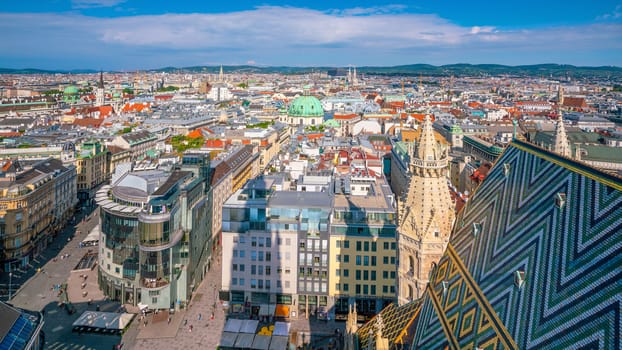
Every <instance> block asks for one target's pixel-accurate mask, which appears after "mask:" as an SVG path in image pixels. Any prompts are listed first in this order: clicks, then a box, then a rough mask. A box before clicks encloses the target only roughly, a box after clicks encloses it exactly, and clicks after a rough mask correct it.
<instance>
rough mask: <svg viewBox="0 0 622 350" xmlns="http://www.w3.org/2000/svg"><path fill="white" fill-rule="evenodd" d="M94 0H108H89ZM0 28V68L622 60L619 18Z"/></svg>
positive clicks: (377, 15) (193, 17)
mask: <svg viewBox="0 0 622 350" xmlns="http://www.w3.org/2000/svg"><path fill="white" fill-rule="evenodd" d="M82 2H87V1H86V0H82ZM88 2H90V3H94V2H95V1H88ZM104 2H106V3H112V2H113V0H107V1H99V3H104ZM117 2H118V1H117ZM362 14H365V15H362ZM0 32H2V33H4V34H3V45H4V48H5V50H3V53H2V54H0V66H2V63H3V62H7V61H8V60H9V58H10V59H13V60H15V59H17V58H18V57H24V58H32V57H37V56H39V57H45V58H49V59H53V58H56V59H58V60H59V61H62V58H63V57H64V58H65V59H66V60H67V62H70V61H69V59H71V58H75V60H80V59H81V60H82V61H86V62H102V63H99V64H97V65H94V64H89V65H91V66H96V67H97V66H102V65H106V64H112V63H114V62H132V64H134V66H136V67H140V65H141V64H145V65H147V64H153V65H155V66H165V65H181V64H188V65H193V64H196V63H197V62H205V61H224V62H229V61H234V60H239V59H240V57H253V60H254V61H259V62H263V63H265V64H291V65H321V64H325V63H326V62H335V61H342V62H360V63H362V64H373V65H378V64H394V63H395V64H401V63H418V62H428V63H434V64H442V63H453V62H459V61H460V62H464V61H467V60H469V59H471V61H473V60H475V59H474V58H475V57H480V61H484V62H489V63H509V62H508V61H507V57H511V56H513V55H512V53H514V56H515V58H514V60H515V61H516V62H514V63H522V62H521V55H525V54H526V53H532V55H538V54H541V55H542V57H559V60H560V62H562V60H563V62H568V63H572V62H569V61H568V59H567V58H568V57H572V56H573V55H575V54H577V52H579V51H580V52H583V53H591V54H592V55H595V54H594V52H599V51H602V52H608V55H609V60H610V61H611V63H612V64H616V62H620V61H622V57H621V56H622V53H620V52H621V50H620V49H622V24H619V23H595V24H592V25H581V26H574V27H573V26H567V27H547V28H537V29H534V28H532V29H529V30H520V29H513V30H504V29H503V28H499V27H491V26H486V25H480V26H461V25H458V24H455V23H452V22H450V21H448V20H446V19H444V18H441V17H439V16H436V15H430V14H412V13H387V12H382V11H380V10H373V9H372V10H369V9H367V10H366V9H353V10H352V11H351V13H348V11H347V10H344V11H342V12H340V13H334V11H327V12H322V11H317V10H311V9H303V8H293V7H273V6H264V7H258V8H256V9H254V10H248V11H239V12H230V13H217V14H198V13H195V14H163V15H143V16H125V17H118V18H97V17H89V16H84V15H79V14H75V13H67V14H16V13H4V14H2V13H0ZM612 50H614V51H612ZM611 52H614V53H611ZM615 52H617V53H615ZM497 57H503V60H504V61H500V59H498V58H497ZM33 59H34V58H33ZM242 60H244V59H242ZM372 60H373V61H372ZM547 60H548V59H547ZM68 64H69V63H68ZM510 64H513V63H510ZM603 64H604V63H603Z"/></svg>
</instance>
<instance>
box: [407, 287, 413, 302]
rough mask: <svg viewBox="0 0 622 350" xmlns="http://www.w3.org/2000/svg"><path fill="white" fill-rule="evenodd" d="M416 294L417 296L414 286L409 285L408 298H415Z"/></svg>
mask: <svg viewBox="0 0 622 350" xmlns="http://www.w3.org/2000/svg"><path fill="white" fill-rule="evenodd" d="M414 296H415V293H414V291H413V286H411V285H409V286H408V299H409V300H413V299H414Z"/></svg>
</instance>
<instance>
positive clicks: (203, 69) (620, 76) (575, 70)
mask: <svg viewBox="0 0 622 350" xmlns="http://www.w3.org/2000/svg"><path fill="white" fill-rule="evenodd" d="M335 68H338V67H328V66H320V67H287V66H250V65H236V66H223V69H224V71H225V73H281V74H306V73H310V72H313V71H316V72H317V71H327V70H331V69H335ZM341 68H343V67H341ZM356 69H357V72H358V73H363V74H378V75H400V76H418V75H427V76H452V75H453V76H458V77H460V76H517V77H529V76H531V77H553V78H560V77H566V76H569V77H572V78H573V79H577V78H584V77H592V78H594V77H595V78H603V79H611V80H616V81H620V80H622V67H616V66H600V67H582V66H573V65H568V64H554V63H547V64H533V65H521V66H506V65H501V64H468V63H457V64H447V65H442V66H434V65H431V64H408V65H400V66H390V67H389V66H387V67H382V66H363V67H356ZM219 70H220V66H191V67H164V68H158V69H151V70H148V71H149V72H169V73H173V72H189V73H210V74H217V73H218V71H219ZM96 72H98V71H97V70H90V69H83V70H69V71H67V70H65V71H63V70H41V69H34V68H25V69H9V68H0V74H56V73H73V74H81V73H82V74H83V73H96Z"/></svg>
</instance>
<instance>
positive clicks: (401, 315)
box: [357, 300, 421, 349]
mask: <svg viewBox="0 0 622 350" xmlns="http://www.w3.org/2000/svg"><path fill="white" fill-rule="evenodd" d="M420 308H421V301H420V300H416V301H412V302H410V303H408V304H404V305H401V306H397V304H395V303H393V304H389V306H387V307H385V308H384V309H382V311H381V312H380V313H379V314H378V315H376V316H374V318H372V319H371V320H370V321H369V322H367V323H366V324H365V325H364V326H362V327H361V328H359V330H358V331H357V335H358V339H359V345H360V347H359V349H367V345H368V343H369V337H370V335H371V336H372V337H373V336H375V334H376V333H375V332H376V324H377V319H378V316H380V318H382V324H383V327H382V334H383V337H384V338H387V339H388V340H389V344H404V345H406V344H410V341H411V340H412V335H413V334H412V332H408V330H409V328H411V326H412V325H413V324H414V321H415V319H416V318H417V315H418V314H419V310H420Z"/></svg>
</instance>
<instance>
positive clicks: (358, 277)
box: [356, 270, 361, 280]
mask: <svg viewBox="0 0 622 350" xmlns="http://www.w3.org/2000/svg"><path fill="white" fill-rule="evenodd" d="M356 279H357V280H360V279H361V270H356Z"/></svg>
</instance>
